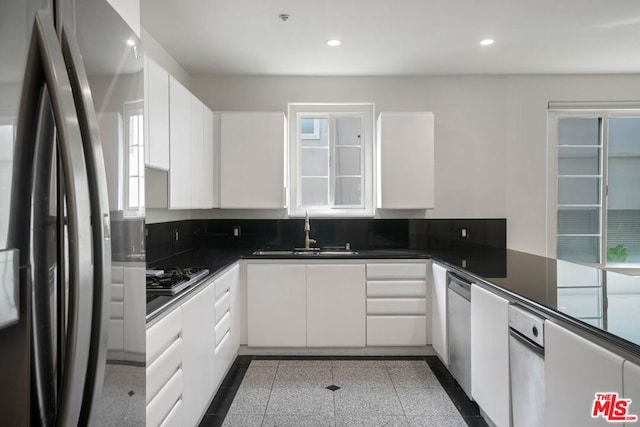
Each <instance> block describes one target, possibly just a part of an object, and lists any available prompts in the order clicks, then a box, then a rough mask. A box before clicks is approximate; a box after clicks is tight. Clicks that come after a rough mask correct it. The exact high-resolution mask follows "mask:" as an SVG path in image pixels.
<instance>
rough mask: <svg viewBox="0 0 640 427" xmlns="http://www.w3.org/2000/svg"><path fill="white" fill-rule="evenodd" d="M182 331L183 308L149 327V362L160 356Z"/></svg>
mask: <svg viewBox="0 0 640 427" xmlns="http://www.w3.org/2000/svg"><path fill="white" fill-rule="evenodd" d="M181 332H182V309H181V308H178V309H176V310H174V311H173V312H171V313H169V315H167V317H165V318H164V319H162V320H160V321H159V322H158V323H156V324H155V325H153V326H151V327H150V328H149V329H147V364H148V363H149V362H151V361H152V360H154V359H155V358H156V357H158V354H159V353H160V352H161V351H162V349H164V348H167V347H168V346H169V344H171V343H172V342H173V341H175V339H176V338H177V337H178V335H180V333H181Z"/></svg>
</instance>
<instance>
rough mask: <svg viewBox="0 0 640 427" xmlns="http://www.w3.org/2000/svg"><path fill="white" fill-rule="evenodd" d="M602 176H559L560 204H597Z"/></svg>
mask: <svg viewBox="0 0 640 427" xmlns="http://www.w3.org/2000/svg"><path fill="white" fill-rule="evenodd" d="M599 203H600V178H558V204H560V205H597V204H599Z"/></svg>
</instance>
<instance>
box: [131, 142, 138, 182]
mask: <svg viewBox="0 0 640 427" xmlns="http://www.w3.org/2000/svg"><path fill="white" fill-rule="evenodd" d="M138 164H139V159H138V147H129V176H138Z"/></svg>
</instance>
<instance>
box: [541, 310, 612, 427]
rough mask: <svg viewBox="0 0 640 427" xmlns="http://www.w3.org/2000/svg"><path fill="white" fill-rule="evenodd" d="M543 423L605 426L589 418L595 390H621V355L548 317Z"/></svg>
mask: <svg viewBox="0 0 640 427" xmlns="http://www.w3.org/2000/svg"><path fill="white" fill-rule="evenodd" d="M544 334H545V361H544V362H545V387H546V391H547V398H546V402H547V403H546V414H545V420H546V426H547V427H554V426H558V427H560V426H605V425H610V424H609V423H608V422H607V421H606V420H605V419H604V418H602V417H599V418H592V417H591V413H592V412H591V411H592V408H593V400H594V398H595V394H596V393H599V392H616V393H620V394H622V363H623V359H622V358H621V357H620V356H618V355H616V354H614V353H612V352H610V351H609V350H606V349H604V348H602V347H600V346H598V345H596V344H594V343H592V342H591V341H588V340H587V339H585V338H583V337H581V336H579V335H577V334H575V333H573V332H571V331H569V330H567V329H565V328H563V327H561V326H558V325H557V324H555V323H552V322H550V321H546V322H545V324H544Z"/></svg>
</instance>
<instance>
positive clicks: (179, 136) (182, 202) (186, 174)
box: [169, 77, 193, 209]
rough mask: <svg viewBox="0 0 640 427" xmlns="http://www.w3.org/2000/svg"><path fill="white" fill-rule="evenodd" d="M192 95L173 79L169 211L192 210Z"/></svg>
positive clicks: (170, 115) (171, 78)
mask: <svg viewBox="0 0 640 427" xmlns="http://www.w3.org/2000/svg"><path fill="white" fill-rule="evenodd" d="M191 98H192V95H191V93H190V92H189V91H188V90H187V89H186V88H185V87H184V86H182V85H181V84H180V83H179V82H178V81H177V80H176V79H174V78H173V77H170V78H169V123H170V128H169V148H170V154H171V168H170V170H169V209H189V208H191V187H192V183H191V169H192V166H193V165H192V161H191V148H192V144H191Z"/></svg>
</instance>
